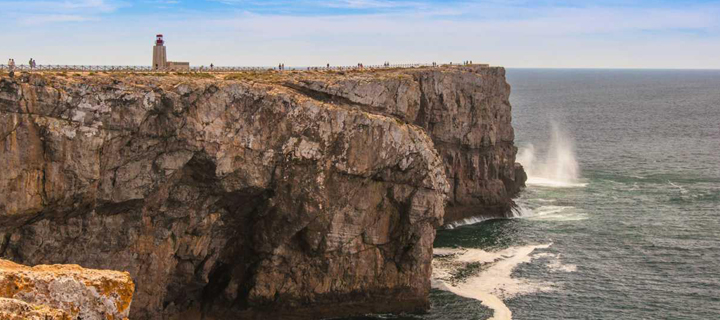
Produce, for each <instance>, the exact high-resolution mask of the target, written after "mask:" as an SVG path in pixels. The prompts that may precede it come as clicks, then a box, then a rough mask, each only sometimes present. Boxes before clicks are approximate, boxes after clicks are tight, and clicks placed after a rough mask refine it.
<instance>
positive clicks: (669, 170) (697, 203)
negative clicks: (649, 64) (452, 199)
mask: <svg viewBox="0 0 720 320" xmlns="http://www.w3.org/2000/svg"><path fill="white" fill-rule="evenodd" d="M507 76H508V82H509V83H510V84H511V85H512V89H513V91H512V95H511V103H512V105H513V124H514V127H515V132H516V144H517V145H518V147H519V148H520V153H519V157H518V159H519V161H520V162H522V163H523V164H524V165H525V166H526V167H527V168H528V173H529V184H528V187H527V189H526V190H525V191H524V192H523V193H522V195H521V196H520V198H519V199H518V200H517V202H518V204H519V206H520V207H519V208H518V210H517V214H518V216H519V217H517V218H515V219H509V220H494V221H486V222H483V223H479V224H474V225H466V226H462V227H459V228H455V229H452V230H440V231H439V232H438V236H437V239H436V242H435V251H436V255H437V254H442V256H440V257H437V256H436V258H435V260H434V261H433V266H434V274H433V286H434V287H435V288H436V289H434V290H433V292H432V294H431V301H432V305H433V307H432V310H431V311H430V312H429V313H428V314H426V315H422V316H407V317H405V316H401V317H399V318H409V319H413V318H414V319H518V320H519V319H720V71H669V70H531V69H509V70H508V71H507ZM395 318H397V317H395Z"/></svg>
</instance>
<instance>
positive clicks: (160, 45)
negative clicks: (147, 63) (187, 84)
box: [152, 34, 190, 71]
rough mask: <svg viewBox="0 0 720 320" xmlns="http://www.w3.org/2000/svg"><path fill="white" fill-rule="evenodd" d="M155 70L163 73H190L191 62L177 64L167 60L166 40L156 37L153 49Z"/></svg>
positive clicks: (159, 35) (153, 66)
mask: <svg viewBox="0 0 720 320" xmlns="http://www.w3.org/2000/svg"><path fill="white" fill-rule="evenodd" d="M152 69H153V70H163V71H190V62H177V61H168V60H167V51H165V40H163V35H161V34H158V35H156V36H155V46H154V47H153V62H152Z"/></svg>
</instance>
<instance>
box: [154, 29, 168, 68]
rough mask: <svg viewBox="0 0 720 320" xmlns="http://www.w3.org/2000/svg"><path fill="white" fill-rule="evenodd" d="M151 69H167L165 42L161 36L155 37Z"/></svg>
mask: <svg viewBox="0 0 720 320" xmlns="http://www.w3.org/2000/svg"><path fill="white" fill-rule="evenodd" d="M152 67H153V70H163V69H165V67H167V51H165V41H164V40H163V35H161V34H159V35H157V36H155V47H153V62H152Z"/></svg>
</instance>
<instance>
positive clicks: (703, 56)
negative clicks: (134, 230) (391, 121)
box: [0, 0, 720, 69]
mask: <svg viewBox="0 0 720 320" xmlns="http://www.w3.org/2000/svg"><path fill="white" fill-rule="evenodd" d="M156 33H162V34H164V35H165V40H166V45H167V47H168V57H169V59H170V60H176V61H190V62H191V64H192V65H208V64H210V63H211V62H212V63H215V64H216V65H233V66H252V65H276V64H277V63H278V62H285V64H286V65H287V66H307V65H324V64H325V63H331V64H333V65H352V64H357V63H358V62H363V63H365V64H375V63H382V62H383V61H390V62H393V63H403V62H432V61H438V62H447V61H455V62H459V61H462V60H473V61H474V62H486V63H490V64H493V65H504V66H507V67H614V68H715V69H718V68H720V1H703V0H675V1H670V0H630V1H619V0H593V1H554V0H541V1H524V0H490V1H475V0H449V1H439V0H407V1H405V0H397V1H391V0H338V1H331V0H295V1H286V0H269V1H257V0H198V1H189V0H139V1H129V0H117V1H116V0H60V1H55V0H40V1H35V0H33V1H17V0H13V1H6V0H0V59H2V60H1V61H2V63H5V61H7V58H9V57H14V58H15V60H16V62H23V63H26V61H27V60H28V59H29V58H30V57H33V58H35V59H36V60H37V61H38V63H39V64H46V63H52V64H122V65H150V63H151V58H152V45H153V41H154V36H155V34H156Z"/></svg>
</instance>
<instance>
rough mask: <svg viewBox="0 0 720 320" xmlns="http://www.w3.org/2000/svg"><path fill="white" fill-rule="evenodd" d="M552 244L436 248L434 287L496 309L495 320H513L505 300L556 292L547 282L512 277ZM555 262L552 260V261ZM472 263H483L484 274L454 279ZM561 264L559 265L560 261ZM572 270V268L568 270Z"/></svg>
mask: <svg viewBox="0 0 720 320" xmlns="http://www.w3.org/2000/svg"><path fill="white" fill-rule="evenodd" d="M551 245H552V244H541V245H529V246H520V247H511V248H508V249H505V250H501V251H497V252H488V251H484V250H480V249H447V248H436V249H434V251H435V254H436V256H437V255H439V256H442V257H439V258H435V259H433V277H432V285H433V287H434V288H437V289H440V290H445V291H449V292H452V293H454V294H457V295H459V296H462V297H466V298H472V299H477V300H480V301H481V302H482V304H483V305H485V306H487V307H488V308H490V309H492V310H493V317H492V318H491V319H494V320H509V319H512V311H511V310H510V309H509V308H508V307H507V305H505V303H504V302H503V300H505V299H510V298H512V297H516V296H518V295H524V294H530V293H534V292H541V291H550V290H553V285H552V284H551V283H546V282H538V281H530V280H527V279H522V278H513V277H512V276H511V275H512V272H513V270H514V269H515V268H516V267H517V266H519V265H520V264H522V263H528V262H530V261H532V260H533V259H534V258H535V256H533V255H532V253H533V251H535V250H537V249H547V248H549V247H550V246H551ZM551 262H552V261H551ZM469 263H481V264H482V267H481V268H482V271H480V272H479V273H478V274H476V275H472V276H469V277H467V278H465V279H453V273H454V272H456V271H457V270H460V269H462V268H464V267H467V266H468V264H469ZM558 263H559V262H558ZM568 270H570V269H568Z"/></svg>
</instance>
